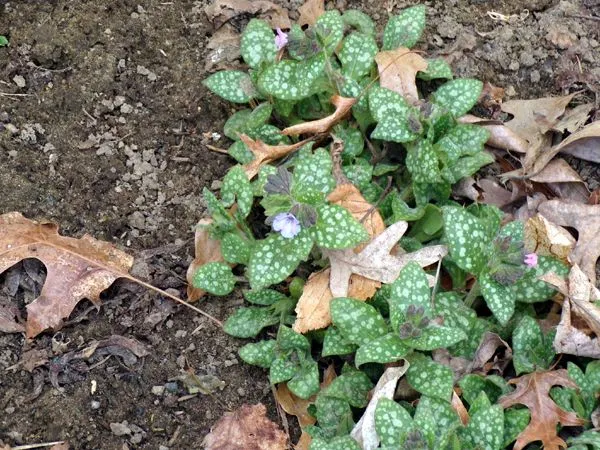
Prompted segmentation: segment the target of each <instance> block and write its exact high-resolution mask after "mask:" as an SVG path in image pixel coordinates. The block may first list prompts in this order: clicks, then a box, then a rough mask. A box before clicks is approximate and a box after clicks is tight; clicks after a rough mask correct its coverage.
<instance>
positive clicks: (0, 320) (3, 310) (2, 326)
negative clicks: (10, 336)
mask: <svg viewBox="0 0 600 450" xmlns="http://www.w3.org/2000/svg"><path fill="white" fill-rule="evenodd" d="M18 317H19V308H17V307H16V306H10V305H9V306H3V305H0V332H2V333H22V332H24V331H25V327H24V326H23V325H21V324H20V323H19V322H18V321H17V320H16V319H17V318H18Z"/></svg>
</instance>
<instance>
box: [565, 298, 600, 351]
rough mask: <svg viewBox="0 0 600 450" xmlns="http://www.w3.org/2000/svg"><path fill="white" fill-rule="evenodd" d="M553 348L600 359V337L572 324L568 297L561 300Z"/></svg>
mask: <svg viewBox="0 0 600 450" xmlns="http://www.w3.org/2000/svg"><path fill="white" fill-rule="evenodd" d="M554 350H556V352H557V353H565V354H568V355H576V356H582V357H586V358H596V359H600V338H599V337H598V336H596V337H594V338H592V337H590V336H588V335H587V334H586V333H584V332H583V331H581V330H578V329H577V328H575V327H574V326H573V321H572V317H571V303H570V301H569V300H568V299H565V301H564V302H563V309H562V314H561V318H560V323H559V324H558V326H557V327H556V335H555V336H554Z"/></svg>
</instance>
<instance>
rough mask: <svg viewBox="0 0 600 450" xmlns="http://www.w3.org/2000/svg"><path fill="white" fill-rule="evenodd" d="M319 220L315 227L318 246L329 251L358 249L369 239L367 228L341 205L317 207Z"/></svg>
mask: <svg viewBox="0 0 600 450" xmlns="http://www.w3.org/2000/svg"><path fill="white" fill-rule="evenodd" d="M317 213H318V215H319V218H318V219H317V225H316V227H315V239H316V242H317V245H318V246H319V247H323V248H329V249H344V248H349V247H356V246H357V245H358V244H360V243H361V242H364V241H366V240H367V239H369V234H368V233H367V230H366V229H365V227H364V226H363V225H362V224H361V223H360V222H358V221H357V220H356V219H355V218H354V217H352V214H350V212H349V211H348V210H347V209H346V208H344V207H342V206H340V205H321V206H319V207H317Z"/></svg>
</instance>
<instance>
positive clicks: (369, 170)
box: [342, 158, 373, 191]
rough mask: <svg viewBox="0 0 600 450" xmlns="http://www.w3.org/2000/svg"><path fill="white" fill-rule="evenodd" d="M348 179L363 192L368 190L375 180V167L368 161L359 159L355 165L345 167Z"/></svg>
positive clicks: (343, 168)
mask: <svg viewBox="0 0 600 450" xmlns="http://www.w3.org/2000/svg"><path fill="white" fill-rule="evenodd" d="M342 170H343V172H344V175H346V178H348V180H350V182H351V183H352V184H353V185H354V186H356V187H357V188H358V189H360V190H361V191H362V190H363V189H364V188H366V187H367V186H368V185H369V183H370V182H371V179H372V178H373V166H372V165H371V164H369V162H368V161H366V160H364V159H362V158H357V159H356V162H355V164H351V165H347V166H343V167H342Z"/></svg>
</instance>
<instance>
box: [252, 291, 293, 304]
mask: <svg viewBox="0 0 600 450" xmlns="http://www.w3.org/2000/svg"><path fill="white" fill-rule="evenodd" d="M244 298H245V299H246V300H248V301H249V302H250V303H254V304H255V305H263V306H270V305H272V304H274V303H277V302H279V301H281V300H286V299H287V297H286V296H285V295H284V294H282V293H281V292H279V291H275V290H273V289H256V290H252V291H246V292H244Z"/></svg>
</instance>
